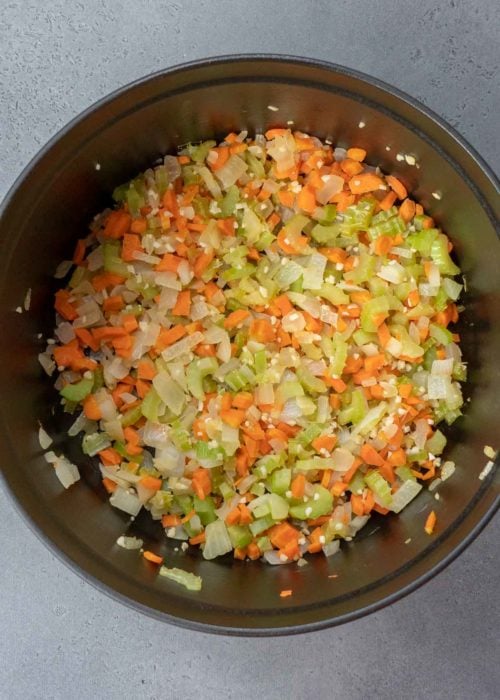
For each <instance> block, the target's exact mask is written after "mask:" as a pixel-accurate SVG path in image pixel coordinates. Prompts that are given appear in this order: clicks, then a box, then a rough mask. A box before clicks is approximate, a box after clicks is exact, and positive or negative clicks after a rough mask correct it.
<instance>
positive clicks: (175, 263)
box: [155, 253, 182, 272]
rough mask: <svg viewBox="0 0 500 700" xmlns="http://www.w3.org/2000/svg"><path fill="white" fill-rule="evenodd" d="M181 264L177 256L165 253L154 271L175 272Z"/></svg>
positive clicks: (180, 259)
mask: <svg viewBox="0 0 500 700" xmlns="http://www.w3.org/2000/svg"><path fill="white" fill-rule="evenodd" d="M181 262H182V258H180V257H179V256H178V255H174V254H173V253H165V254H164V255H163V257H162V259H161V261H160V262H159V263H158V265H157V266H156V268H155V270H156V271H157V272H177V270H178V268H179V265H180V264H181Z"/></svg>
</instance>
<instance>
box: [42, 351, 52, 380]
mask: <svg viewBox="0 0 500 700" xmlns="http://www.w3.org/2000/svg"><path fill="white" fill-rule="evenodd" d="M38 362H39V363H40V365H41V366H42V367H43V370H44V372H45V373H46V374H48V375H49V377H51V376H52V375H53V374H54V370H55V368H56V363H55V362H54V360H53V359H52V356H51V354H50V353H49V352H41V353H40V354H39V355H38Z"/></svg>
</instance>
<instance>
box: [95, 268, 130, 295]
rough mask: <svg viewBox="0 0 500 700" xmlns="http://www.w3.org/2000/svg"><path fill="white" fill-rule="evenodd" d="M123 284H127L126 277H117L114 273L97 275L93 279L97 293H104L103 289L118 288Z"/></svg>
mask: <svg viewBox="0 0 500 700" xmlns="http://www.w3.org/2000/svg"><path fill="white" fill-rule="evenodd" d="M123 282H125V277H122V276H121V275H115V274H114V273H113V272H102V273H101V274H100V275H95V276H94V277H93V278H92V282H91V284H92V286H93V287H94V289H95V290H96V292H102V290H103V289H108V288H109V287H117V286H118V285H119V284H123Z"/></svg>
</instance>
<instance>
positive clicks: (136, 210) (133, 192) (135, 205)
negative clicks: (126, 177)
mask: <svg viewBox="0 0 500 700" xmlns="http://www.w3.org/2000/svg"><path fill="white" fill-rule="evenodd" d="M126 199H127V204H128V210H129V212H130V214H131V215H132V216H139V214H140V213H141V211H140V210H141V207H143V206H144V205H145V204H146V201H145V199H144V197H143V196H142V194H140V193H139V191H138V183H137V181H134V182H133V183H131V184H130V185H129V188H128V190H127V194H126Z"/></svg>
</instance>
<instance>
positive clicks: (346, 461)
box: [332, 447, 354, 472]
mask: <svg viewBox="0 0 500 700" xmlns="http://www.w3.org/2000/svg"><path fill="white" fill-rule="evenodd" d="M353 462H354V455H353V454H352V452H350V451H349V450H348V449H346V448H345V447H337V448H336V449H335V450H334V451H333V452H332V469H334V470H335V471H336V472H347V471H349V469H350V468H351V467H352V464H353Z"/></svg>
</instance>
